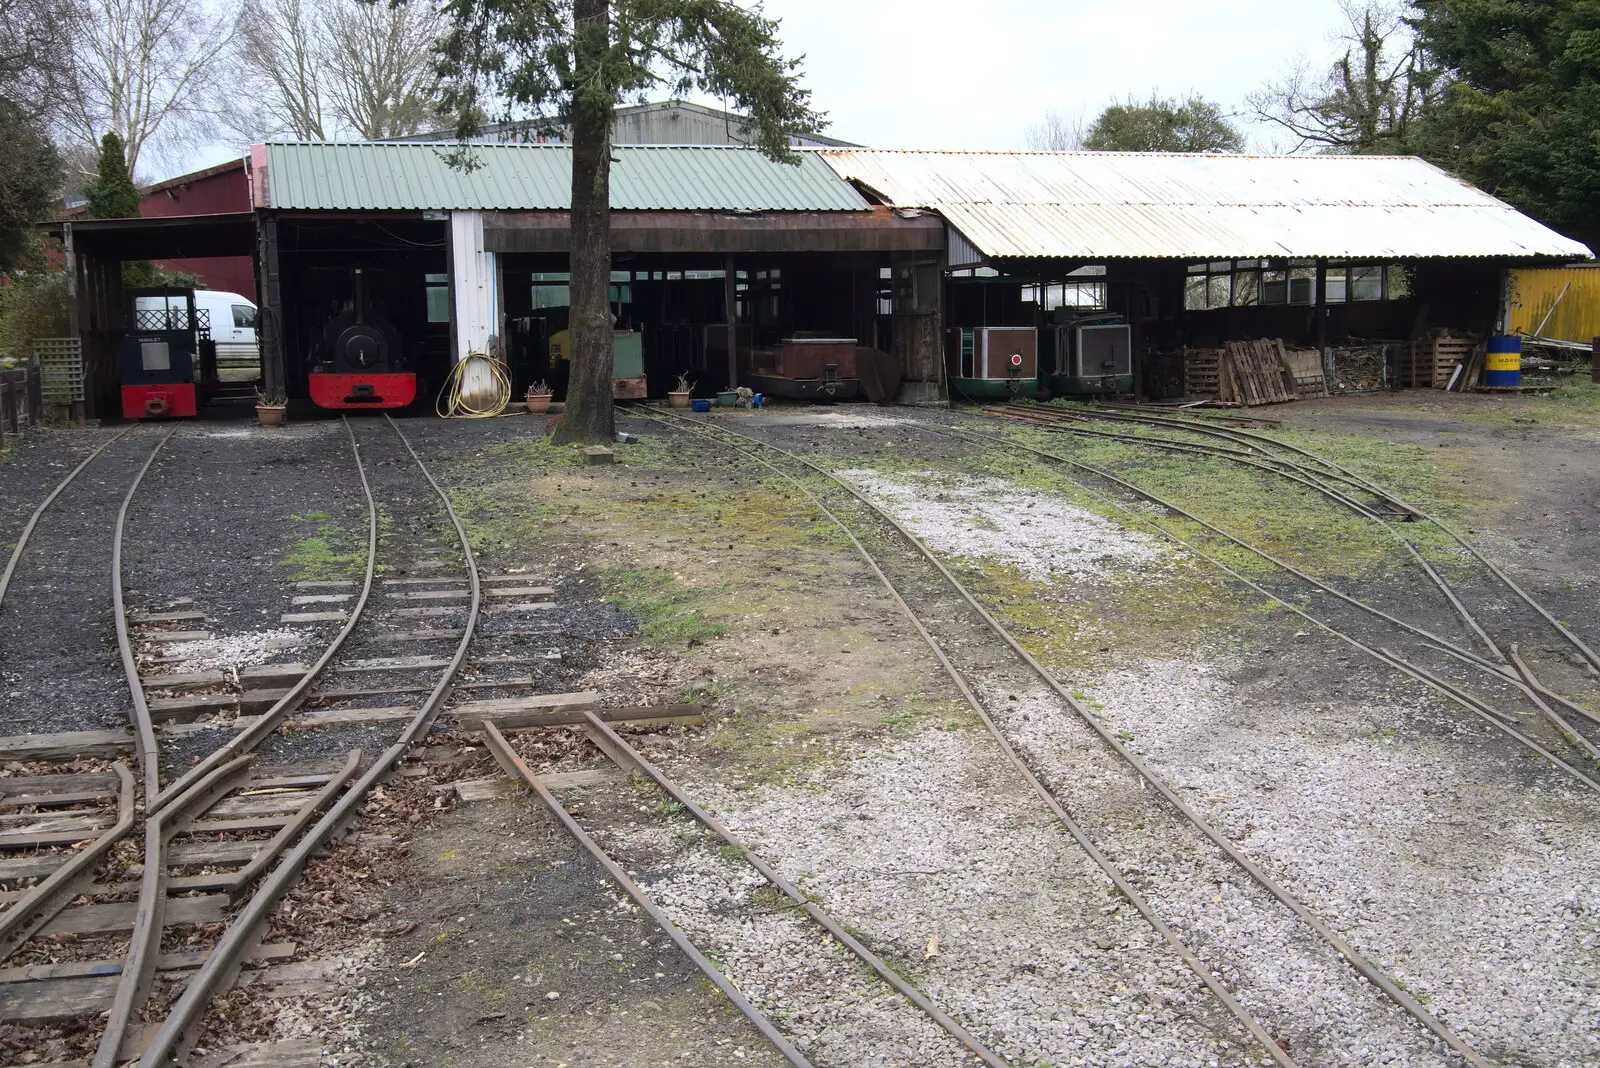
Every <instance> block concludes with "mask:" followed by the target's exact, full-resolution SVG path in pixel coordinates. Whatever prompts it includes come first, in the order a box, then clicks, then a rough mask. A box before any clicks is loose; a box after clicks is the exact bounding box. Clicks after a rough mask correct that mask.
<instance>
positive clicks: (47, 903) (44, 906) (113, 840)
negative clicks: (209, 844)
mask: <svg viewBox="0 0 1600 1068" xmlns="http://www.w3.org/2000/svg"><path fill="white" fill-rule="evenodd" d="M111 770H112V771H114V772H116V773H117V781H118V784H119V789H118V790H117V821H116V823H114V824H112V825H111V826H110V827H108V828H106V829H105V830H104V831H102V832H101V833H100V835H99V837H97V838H96V839H95V840H94V841H93V842H91V843H90V844H89V845H88V846H86V847H84V848H83V849H80V850H78V851H77V852H76V853H74V854H73V855H72V857H71V859H69V860H67V861H66V862H65V863H64V864H62V865H61V867H59V868H57V869H56V870H55V871H53V872H51V873H50V875H49V877H48V878H46V879H44V880H42V881H41V882H39V883H38V884H37V885H35V886H34V887H33V888H32V889H31V890H29V891H28V892H27V893H26V894H24V895H23V896H22V897H21V898H19V899H17V900H16V901H15V902H13V903H12V905H11V907H10V908H9V909H7V910H6V911H5V912H4V913H3V914H0V961H4V960H6V959H7V958H9V957H10V956H11V954H13V953H15V952H16V951H17V950H18V949H19V948H21V947H22V945H23V943H25V942H27V940H28V939H30V938H32V937H33V936H34V935H35V934H37V933H38V931H39V928H41V927H43V926H44V925H45V924H47V923H49V922H50V921H51V920H52V919H54V918H55V916H56V914H57V913H59V912H60V911H61V910H62V909H64V908H66V907H67V906H68V905H69V904H71V903H72V899H73V898H74V897H76V896H77V895H78V893H79V892H80V890H81V889H82V884H83V883H84V882H85V881H87V880H89V879H91V878H92V877H93V875H94V867H95V865H96V864H98V863H99V862H100V861H101V860H102V859H103V858H104V857H105V855H106V853H107V852H109V851H110V849H111V847H112V846H114V845H116V844H117V843H118V842H120V841H122V839H123V838H124V837H125V836H126V835H127V833H128V832H129V831H130V830H132V829H133V819H134V803H133V795H134V786H133V775H132V774H131V773H129V771H128V766H127V765H126V764H124V763H122V762H121V761H120V760H119V761H117V762H116V763H115V764H113V765H111Z"/></svg>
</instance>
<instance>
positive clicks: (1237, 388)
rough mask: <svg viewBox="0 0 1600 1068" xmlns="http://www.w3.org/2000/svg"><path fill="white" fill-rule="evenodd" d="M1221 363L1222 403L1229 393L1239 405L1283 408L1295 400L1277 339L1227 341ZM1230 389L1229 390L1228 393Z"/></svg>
mask: <svg viewBox="0 0 1600 1068" xmlns="http://www.w3.org/2000/svg"><path fill="white" fill-rule="evenodd" d="M1224 348H1225V351H1224V353H1223V359H1222V365H1221V367H1222V374H1221V384H1222V389H1223V391H1224V392H1223V394H1222V399H1224V400H1226V399H1227V393H1228V392H1232V393H1233V395H1234V396H1235V397H1236V398H1237V399H1238V401H1239V403H1240V404H1243V405H1244V406H1245V407H1252V406H1254V405H1257V404H1282V403H1284V402H1285V401H1292V400H1294V399H1296V398H1295V391H1294V389H1293V388H1292V387H1291V385H1290V382H1289V379H1288V377H1287V371H1288V369H1289V368H1288V363H1287V361H1286V360H1285V358H1284V354H1283V342H1282V340H1280V339H1278V338H1258V339H1256V340H1254V341H1229V342H1228V343H1227V344H1226V345H1225V346H1224ZM1230 387H1231V389H1230Z"/></svg>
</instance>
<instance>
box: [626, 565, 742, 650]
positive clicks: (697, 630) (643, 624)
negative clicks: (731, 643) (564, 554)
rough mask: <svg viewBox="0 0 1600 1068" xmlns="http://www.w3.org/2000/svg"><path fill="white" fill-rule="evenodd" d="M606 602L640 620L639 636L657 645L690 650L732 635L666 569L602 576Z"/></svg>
mask: <svg viewBox="0 0 1600 1068" xmlns="http://www.w3.org/2000/svg"><path fill="white" fill-rule="evenodd" d="M600 583H601V587H602V588H603V589H604V590H605V591H606V595H605V600H606V602H607V603H609V604H614V605H616V606H617V607H618V608H621V609H622V610H623V611H624V612H626V613H628V614H629V615H630V616H633V617H634V618H635V619H637V620H638V621H639V636H640V637H641V638H643V639H644V640H645V641H647V642H652V643H654V644H657V645H675V646H677V645H681V646H684V647H686V648H690V647H693V646H696V645H703V644H705V643H706V642H707V641H708V640H710V639H712V638H720V637H722V636H723V635H724V634H726V633H728V627H727V625H726V624H724V623H718V622H715V621H713V620H709V619H707V618H706V615H705V611H704V609H702V608H700V607H699V605H698V604H696V601H697V600H698V598H697V597H696V596H695V595H694V594H693V593H691V592H690V591H689V590H687V589H686V588H684V587H683V586H681V585H679V583H678V581H677V579H676V578H675V577H674V576H673V575H672V574H671V573H670V572H668V571H666V570H665V569H663V568H646V569H644V570H634V569H629V568H613V569H610V570H608V571H606V572H604V573H603V575H602V576H601V580H600Z"/></svg>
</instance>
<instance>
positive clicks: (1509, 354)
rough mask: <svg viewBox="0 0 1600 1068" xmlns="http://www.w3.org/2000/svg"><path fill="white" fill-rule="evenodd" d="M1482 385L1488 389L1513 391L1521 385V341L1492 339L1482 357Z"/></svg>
mask: <svg viewBox="0 0 1600 1068" xmlns="http://www.w3.org/2000/svg"><path fill="white" fill-rule="evenodd" d="M1483 384H1484V385H1486V386H1488V387H1489V388H1490V389H1506V388H1511V389H1515V388H1516V387H1517V386H1520V385H1522V339H1521V338H1520V337H1492V338H1490V339H1489V350H1488V352H1487V353H1485V356H1484V365H1483Z"/></svg>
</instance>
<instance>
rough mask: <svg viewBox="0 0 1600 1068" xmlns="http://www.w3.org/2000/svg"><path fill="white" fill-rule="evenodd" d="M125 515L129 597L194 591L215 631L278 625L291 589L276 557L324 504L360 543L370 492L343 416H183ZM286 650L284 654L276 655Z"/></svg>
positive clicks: (137, 599) (150, 598) (138, 600)
mask: <svg viewBox="0 0 1600 1068" xmlns="http://www.w3.org/2000/svg"><path fill="white" fill-rule="evenodd" d="M135 505H136V506H137V507H136V509H134V510H131V511H130V514H129V517H128V532H127V545H126V547H125V549H124V562H123V567H124V570H125V572H126V575H127V579H126V582H127V593H126V596H127V600H128V604H129V606H130V607H133V608H137V607H139V606H141V605H144V604H150V603H155V602H158V601H160V600H163V599H170V598H173V597H192V598H194V601H195V605H196V607H197V608H199V609H200V610H202V611H204V612H205V613H206V628H207V629H210V630H212V631H213V632H214V633H216V634H217V635H218V636H219V637H229V636H233V635H241V634H248V633H252V632H259V631H270V630H275V629H277V628H278V627H279V623H278V616H279V615H281V614H282V613H284V612H287V611H289V610H290V604H289V599H290V597H292V596H293V594H294V592H295V591H294V590H293V589H292V587H291V586H290V585H289V583H288V582H286V581H284V580H283V579H282V571H283V569H282V568H279V567H278V560H279V559H280V558H281V557H282V555H283V553H284V551H285V550H286V549H287V548H288V547H289V545H290V544H291V543H292V542H293V541H294V540H295V539H296V538H298V537H300V536H302V535H303V534H304V533H305V529H306V525H305V523H304V522H303V521H296V520H295V519H294V517H295V516H296V515H304V514H307V513H321V514H323V515H326V516H328V517H329V519H328V520H327V521H328V522H330V523H333V524H336V525H338V526H340V527H343V528H344V529H345V530H347V531H348V532H350V534H352V535H356V534H357V533H358V532H359V536H360V541H361V544H363V545H364V544H365V542H366V537H365V535H366V519H367V515H366V500H365V498H364V497H363V496H362V494H361V484H360V482H359V480H358V479H357V476H356V471H355V461H354V458H353V457H352V455H351V452H350V442H349V438H348V437H347V436H346V434H345V431H344V426H343V424H341V423H339V422H337V421H328V422H317V423H302V424H297V425H295V426H294V427H292V428H287V432H286V431H284V430H264V429H261V428H259V427H249V428H245V427H238V426H234V425H232V424H230V423H206V422H200V423H187V424H185V425H184V426H183V428H182V429H181V430H179V431H178V433H177V435H176V436H175V437H174V438H173V439H172V440H171V441H169V442H168V443H167V447H166V448H165V449H164V450H162V454H161V457H160V459H159V460H158V461H157V462H156V464H155V465H154V466H153V467H152V468H151V469H150V473H149V475H147V476H146V478H145V483H144V485H143V486H142V487H141V488H140V491H139V496H138V498H137V499H136V500H135ZM282 659H288V658H287V657H284V658H282Z"/></svg>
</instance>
